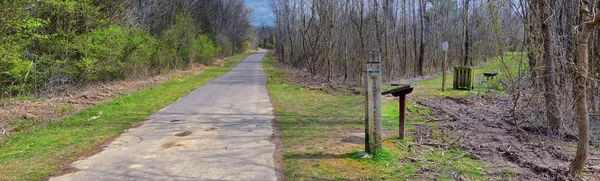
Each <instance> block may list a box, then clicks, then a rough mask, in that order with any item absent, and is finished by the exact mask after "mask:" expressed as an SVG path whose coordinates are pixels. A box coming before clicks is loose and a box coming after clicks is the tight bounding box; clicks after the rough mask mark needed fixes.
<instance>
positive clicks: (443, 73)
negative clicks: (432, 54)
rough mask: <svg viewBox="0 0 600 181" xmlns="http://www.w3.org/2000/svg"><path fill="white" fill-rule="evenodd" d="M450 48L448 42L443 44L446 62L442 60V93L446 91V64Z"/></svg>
mask: <svg viewBox="0 0 600 181" xmlns="http://www.w3.org/2000/svg"><path fill="white" fill-rule="evenodd" d="M448 48H449V44H448V42H447V41H445V42H444V43H442V51H444V60H442V92H444V91H446V71H447V70H448V69H447V68H446V62H448Z"/></svg>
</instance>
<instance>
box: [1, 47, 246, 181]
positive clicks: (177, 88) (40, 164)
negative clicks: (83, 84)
mask: <svg viewBox="0 0 600 181" xmlns="http://www.w3.org/2000/svg"><path fill="white" fill-rule="evenodd" d="M249 55H251V53H248V54H244V55H238V56H235V57H232V58H231V59H230V60H228V61H227V62H226V63H225V64H224V65H223V66H220V67H213V68H209V69H206V70H204V71H202V72H200V73H198V74H196V75H192V76H187V77H182V78H178V79H175V80H171V81H169V82H166V83H164V84H162V85H158V86H156V87H153V88H149V89H146V90H142V91H139V92H135V93H132V94H129V95H125V96H122V97H118V98H115V99H113V100H112V101H110V102H107V103H104V104H101V105H98V106H95V107H91V108H88V109H86V110H84V111H82V112H80V113H78V114H76V115H73V116H71V117H69V118H66V119H64V120H61V121H57V122H53V123H49V124H46V125H43V126H40V127H38V128H36V129H29V130H25V131H22V132H20V133H18V134H15V135H13V136H11V137H8V138H6V139H4V140H1V141H0V180H40V179H43V178H45V177H47V176H48V175H50V174H51V173H52V172H53V171H54V170H56V169H57V168H59V167H60V166H61V165H63V164H65V163H71V162H73V161H75V160H76V159H77V158H76V156H77V155H78V154H80V153H83V152H85V151H87V150H90V149H91V148H93V147H94V146H95V145H97V144H99V143H102V142H103V141H104V140H106V139H107V138H110V137H113V136H116V135H119V134H121V133H123V132H124V130H125V129H127V128H129V127H131V126H132V125H134V124H136V123H138V122H140V121H142V120H143V119H145V118H147V117H148V116H150V115H152V114H153V113H155V112H157V111H158V110H160V109H162V108H164V107H166V106H168V105H169V104H171V103H172V102H174V101H176V100H177V99H179V98H180V97H183V96H184V95H186V94H187V93H189V92H190V91H191V90H193V89H194V88H196V87H198V86H200V85H202V84H204V83H206V82H208V81H210V80H212V79H214V78H216V77H219V76H221V75H222V74H224V73H226V72H228V71H229V70H231V68H233V67H234V66H235V65H237V63H239V62H240V61H241V60H242V59H244V58H245V57H247V56H249ZM100 112H102V116H101V117H100V118H99V119H97V120H95V121H93V122H88V119H89V118H91V117H93V116H96V115H98V113H100ZM22 125H23V127H28V126H29V123H28V122H27V121H22Z"/></svg>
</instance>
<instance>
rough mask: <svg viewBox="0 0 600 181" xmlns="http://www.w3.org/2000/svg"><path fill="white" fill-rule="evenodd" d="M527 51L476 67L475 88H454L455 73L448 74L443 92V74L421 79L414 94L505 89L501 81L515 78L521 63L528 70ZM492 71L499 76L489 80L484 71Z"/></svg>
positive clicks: (459, 94) (455, 94)
mask: <svg viewBox="0 0 600 181" xmlns="http://www.w3.org/2000/svg"><path fill="white" fill-rule="evenodd" d="M524 56H525V53H520V52H510V53H507V54H506V55H505V56H504V61H501V59H500V58H499V57H495V58H493V59H490V60H488V61H487V62H486V63H485V64H484V65H483V66H480V67H476V68H475V83H474V87H475V88H474V90H472V91H462V90H452V80H453V79H454V74H447V75H446V91H445V92H442V76H438V77H435V78H433V79H429V80H424V81H420V82H418V83H417V86H416V88H415V91H413V95H416V96H452V97H468V96H472V95H477V94H480V93H485V92H488V91H489V90H490V89H495V90H499V91H504V87H503V86H502V84H501V83H500V81H504V82H506V80H507V79H509V78H510V77H512V78H515V77H516V76H517V73H518V70H519V63H522V66H523V67H521V69H522V70H527V65H528V64H527V63H526V62H523V61H525V59H526V57H524ZM485 72H491V73H498V76H496V77H495V78H494V80H492V81H487V80H486V77H485V76H483V73H485Z"/></svg>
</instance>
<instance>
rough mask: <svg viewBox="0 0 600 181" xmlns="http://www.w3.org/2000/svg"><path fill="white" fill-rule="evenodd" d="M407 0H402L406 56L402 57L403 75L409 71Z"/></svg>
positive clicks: (404, 54) (404, 53)
mask: <svg viewBox="0 0 600 181" xmlns="http://www.w3.org/2000/svg"><path fill="white" fill-rule="evenodd" d="M406 22H407V19H406V0H402V26H403V31H404V32H403V34H404V39H403V41H404V44H403V47H404V52H403V54H402V55H403V56H404V58H403V59H402V68H403V71H402V77H404V76H406V71H408V69H407V67H408V29H407V28H406Z"/></svg>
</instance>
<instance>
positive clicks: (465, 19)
mask: <svg viewBox="0 0 600 181" xmlns="http://www.w3.org/2000/svg"><path fill="white" fill-rule="evenodd" d="M469 2H470V0H465V1H464V3H463V6H464V7H463V32H464V33H463V41H464V42H463V43H464V55H463V61H464V63H463V65H464V66H468V65H469Z"/></svg>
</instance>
